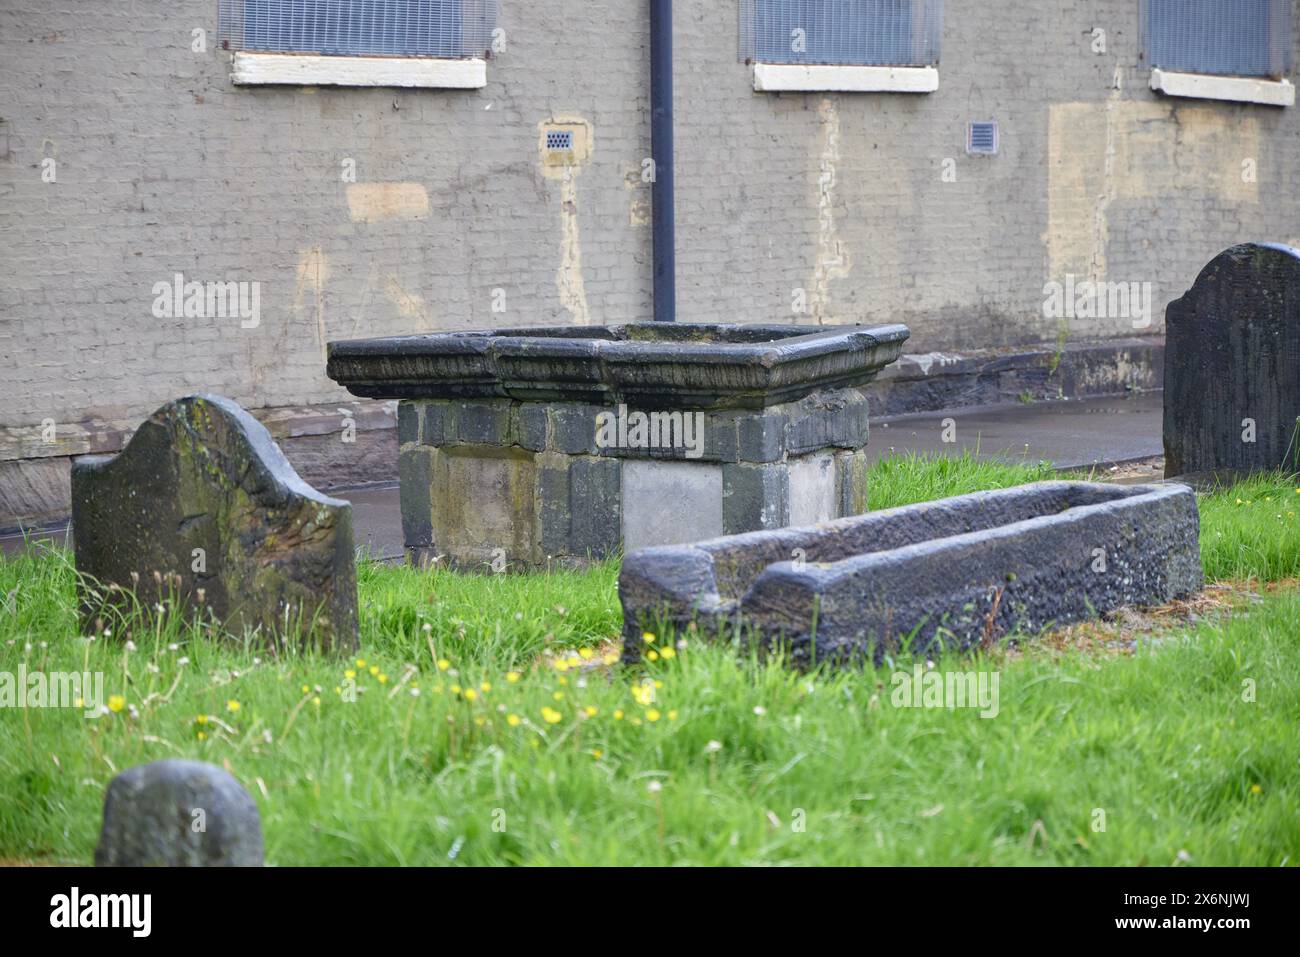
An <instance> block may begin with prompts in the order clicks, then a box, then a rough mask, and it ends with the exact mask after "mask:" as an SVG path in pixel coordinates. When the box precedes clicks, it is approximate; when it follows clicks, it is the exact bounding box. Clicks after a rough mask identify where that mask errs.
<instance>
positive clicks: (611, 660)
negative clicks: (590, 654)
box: [601, 651, 618, 665]
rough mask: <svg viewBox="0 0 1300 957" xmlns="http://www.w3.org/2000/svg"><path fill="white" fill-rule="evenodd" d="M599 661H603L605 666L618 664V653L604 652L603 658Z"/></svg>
mask: <svg viewBox="0 0 1300 957" xmlns="http://www.w3.org/2000/svg"><path fill="white" fill-rule="evenodd" d="M601 660H602V661H604V662H605V664H607V665H614V664H618V652H617V651H610V652H606V654H605V657H604V658H602V659H601Z"/></svg>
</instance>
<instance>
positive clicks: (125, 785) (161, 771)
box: [95, 759, 262, 867]
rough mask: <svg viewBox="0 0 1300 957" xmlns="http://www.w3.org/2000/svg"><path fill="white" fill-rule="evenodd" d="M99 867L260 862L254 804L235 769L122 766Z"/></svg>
mask: <svg viewBox="0 0 1300 957" xmlns="http://www.w3.org/2000/svg"><path fill="white" fill-rule="evenodd" d="M95 866H96V867H261V866H262V823H261V819H260V818H259V817H258V813H257V805H256V804H255V803H254V802H253V799H252V797H250V796H249V794H248V792H247V791H246V790H244V788H243V787H242V786H241V785H240V783H239V782H238V781H236V780H235V779H234V778H233V777H232V776H231V775H229V774H227V773H226V772H225V771H223V770H221V769H220V768H217V767H213V766H212V765H210V764H204V763H202V762H200V761H181V760H174V759H172V760H166V761H155V762H154V763H153V764H144V765H140V766H139V767H134V768H131V769H129V770H127V771H123V772H122V773H121V774H119V775H118V776H117V777H115V778H113V780H112V781H111V782H109V785H108V792H107V793H106V794H105V795H104V824H103V828H102V830H101V831H100V835H99V846H98V847H97V848H96V849H95Z"/></svg>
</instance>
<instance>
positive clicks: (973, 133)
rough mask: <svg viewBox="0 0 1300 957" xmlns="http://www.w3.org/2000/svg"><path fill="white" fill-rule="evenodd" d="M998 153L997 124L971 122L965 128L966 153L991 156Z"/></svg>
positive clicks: (992, 122)
mask: <svg viewBox="0 0 1300 957" xmlns="http://www.w3.org/2000/svg"><path fill="white" fill-rule="evenodd" d="M997 151H998V124H997V123H996V122H994V121H992V120H990V121H988V122H981V121H976V120H972V121H971V122H970V124H969V125H968V126H967V127H966V152H967V153H981V154H984V155H986V156H993V155H995V154H996V153H997Z"/></svg>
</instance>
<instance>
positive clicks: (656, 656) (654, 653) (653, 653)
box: [645, 650, 659, 661]
mask: <svg viewBox="0 0 1300 957" xmlns="http://www.w3.org/2000/svg"><path fill="white" fill-rule="evenodd" d="M645 656H646V657H647V658H648V659H650V660H651V661H658V660H659V652H657V651H654V650H651V651H647V652H646V655H645Z"/></svg>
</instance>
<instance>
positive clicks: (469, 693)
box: [465, 688, 478, 701]
mask: <svg viewBox="0 0 1300 957" xmlns="http://www.w3.org/2000/svg"><path fill="white" fill-rule="evenodd" d="M477 697H478V692H477V691H475V690H474V689H473V688H466V689H465V700H466V701H473V700H474V699H475V698H477Z"/></svg>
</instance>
